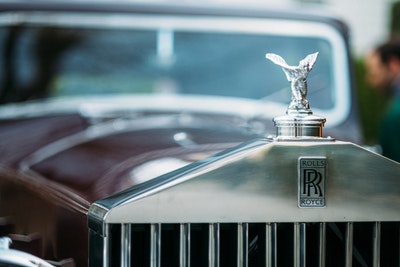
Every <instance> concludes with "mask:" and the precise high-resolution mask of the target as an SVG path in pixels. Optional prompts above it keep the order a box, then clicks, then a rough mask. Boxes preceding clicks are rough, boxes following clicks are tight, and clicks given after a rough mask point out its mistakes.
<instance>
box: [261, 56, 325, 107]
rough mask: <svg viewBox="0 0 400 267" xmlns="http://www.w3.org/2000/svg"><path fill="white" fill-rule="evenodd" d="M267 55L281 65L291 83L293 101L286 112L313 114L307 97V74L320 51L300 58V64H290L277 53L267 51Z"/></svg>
mask: <svg viewBox="0 0 400 267" xmlns="http://www.w3.org/2000/svg"><path fill="white" fill-rule="evenodd" d="M265 57H266V58H267V59H269V60H271V61H272V62H274V63H275V64H277V65H279V66H281V67H282V70H283V72H284V73H285V75H286V78H287V79H288V81H289V82H290V83H291V85H290V88H291V90H292V101H291V102H290V104H289V107H288V109H287V111H286V113H287V114H291V113H295V114H299V113H305V114H311V113H310V106H309V104H308V100H307V99H306V97H307V93H308V85H307V76H308V73H309V72H310V71H311V70H312V67H313V66H314V64H315V61H316V60H317V57H318V52H316V53H314V54H310V55H308V56H306V57H305V58H304V59H302V60H300V63H299V65H298V66H289V65H288V64H287V63H286V61H285V60H284V59H283V58H282V57H281V56H279V55H276V54H272V53H267V54H266V55H265Z"/></svg>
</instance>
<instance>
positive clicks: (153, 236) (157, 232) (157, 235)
mask: <svg viewBox="0 0 400 267" xmlns="http://www.w3.org/2000/svg"><path fill="white" fill-rule="evenodd" d="M150 266H151V267H160V266H161V224H160V223H153V224H151V225H150Z"/></svg>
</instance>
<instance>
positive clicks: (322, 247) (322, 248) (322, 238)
mask: <svg viewBox="0 0 400 267" xmlns="http://www.w3.org/2000/svg"><path fill="white" fill-rule="evenodd" d="M325 264H326V223H324V222H322V223H319V267H325Z"/></svg>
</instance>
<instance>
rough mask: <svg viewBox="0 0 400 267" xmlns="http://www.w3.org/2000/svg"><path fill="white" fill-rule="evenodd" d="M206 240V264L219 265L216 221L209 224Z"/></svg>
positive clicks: (218, 237)
mask: <svg viewBox="0 0 400 267" xmlns="http://www.w3.org/2000/svg"><path fill="white" fill-rule="evenodd" d="M208 242H209V243H208V266H210V267H219V263H220V258H219V249H220V247H219V246H220V229H219V224H218V223H210V224H209V228H208Z"/></svg>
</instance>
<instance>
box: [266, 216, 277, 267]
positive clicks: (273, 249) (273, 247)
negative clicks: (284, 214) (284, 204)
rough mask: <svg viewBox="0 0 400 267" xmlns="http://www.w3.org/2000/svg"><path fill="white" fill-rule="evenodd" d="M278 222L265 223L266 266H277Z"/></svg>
mask: <svg viewBox="0 0 400 267" xmlns="http://www.w3.org/2000/svg"><path fill="white" fill-rule="evenodd" d="M276 228H277V227H276V223H267V224H266V225H265V239H266V240H265V250H266V252H265V265H266V267H277V238H276V237H277V235H276V234H277V233H276Z"/></svg>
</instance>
